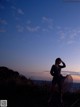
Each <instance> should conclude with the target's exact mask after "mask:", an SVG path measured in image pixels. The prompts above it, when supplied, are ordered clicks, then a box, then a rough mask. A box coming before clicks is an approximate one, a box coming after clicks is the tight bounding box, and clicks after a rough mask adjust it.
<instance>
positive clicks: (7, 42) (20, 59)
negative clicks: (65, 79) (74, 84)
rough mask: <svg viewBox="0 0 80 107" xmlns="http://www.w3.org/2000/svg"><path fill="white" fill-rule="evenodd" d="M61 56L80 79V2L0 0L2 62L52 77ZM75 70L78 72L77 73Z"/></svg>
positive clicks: (28, 73) (27, 73) (33, 74)
mask: <svg viewBox="0 0 80 107" xmlns="http://www.w3.org/2000/svg"><path fill="white" fill-rule="evenodd" d="M57 57H60V58H62V60H63V61H64V62H65V63H66V68H65V69H63V71H66V73H65V74H69V73H70V74H71V75H74V74H75V75H74V81H78V82H79V81H80V79H79V73H80V72H79V71H80V2H76V1H74V2H73V1H72V2H71V1H69V0H68V1H67V0H0V66H7V67H9V68H11V69H13V70H17V71H19V72H20V73H21V74H24V75H25V76H27V77H30V78H32V79H45V80H51V78H52V77H51V76H50V74H49V71H50V68H51V66H52V64H53V63H54V62H55V59H56V58H57ZM73 72H74V73H73Z"/></svg>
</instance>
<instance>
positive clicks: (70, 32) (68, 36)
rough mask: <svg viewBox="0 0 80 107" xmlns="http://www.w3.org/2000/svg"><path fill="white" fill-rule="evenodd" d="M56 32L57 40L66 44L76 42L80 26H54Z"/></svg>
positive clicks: (79, 33) (79, 37) (78, 37)
mask: <svg viewBox="0 0 80 107" xmlns="http://www.w3.org/2000/svg"><path fill="white" fill-rule="evenodd" d="M56 29H57V34H58V37H59V41H61V42H62V40H63V42H65V43H66V44H68V45H70V44H73V43H76V41H77V40H79V39H80V36H79V35H80V28H76V29H75V28H73V29H72V28H62V27H59V28H56Z"/></svg>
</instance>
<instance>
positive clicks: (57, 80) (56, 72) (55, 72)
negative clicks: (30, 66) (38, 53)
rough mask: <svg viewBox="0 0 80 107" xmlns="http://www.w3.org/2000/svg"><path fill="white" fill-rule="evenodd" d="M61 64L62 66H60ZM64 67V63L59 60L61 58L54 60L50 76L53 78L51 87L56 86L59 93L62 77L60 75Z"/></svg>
mask: <svg viewBox="0 0 80 107" xmlns="http://www.w3.org/2000/svg"><path fill="white" fill-rule="evenodd" d="M61 63H62V65H60V64H61ZM64 67H66V65H65V63H64V62H63V61H62V60H61V58H57V59H56V60H55V64H54V65H52V67H51V70H50V74H51V75H52V76H53V80H52V87H53V88H54V86H55V85H56V84H57V85H58V87H59V92H60V93H61V84H62V81H63V79H64V77H63V76H62V75H61V69H62V68H64Z"/></svg>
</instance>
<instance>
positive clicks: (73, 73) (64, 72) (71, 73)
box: [62, 71, 80, 76]
mask: <svg viewBox="0 0 80 107" xmlns="http://www.w3.org/2000/svg"><path fill="white" fill-rule="evenodd" d="M62 73H63V74H67V75H68V74H70V75H75V76H80V72H75V71H62Z"/></svg>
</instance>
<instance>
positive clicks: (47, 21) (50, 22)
mask: <svg viewBox="0 0 80 107" xmlns="http://www.w3.org/2000/svg"><path fill="white" fill-rule="evenodd" d="M42 23H44V24H47V27H48V29H51V30H52V29H53V28H54V27H53V19H51V18H48V17H45V16H44V17H42Z"/></svg>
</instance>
